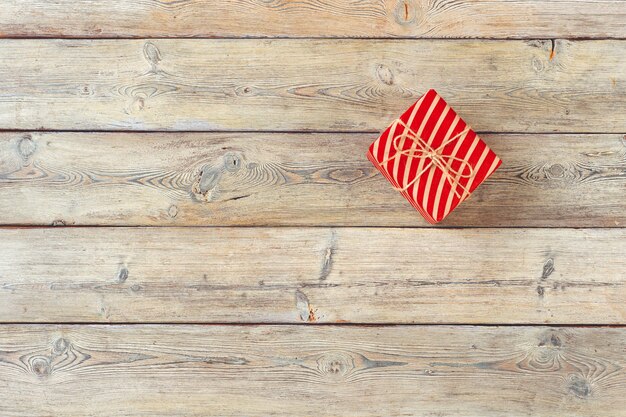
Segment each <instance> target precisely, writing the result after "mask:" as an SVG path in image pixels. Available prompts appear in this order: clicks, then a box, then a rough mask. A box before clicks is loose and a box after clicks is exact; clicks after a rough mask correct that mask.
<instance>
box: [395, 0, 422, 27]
mask: <svg viewBox="0 0 626 417" xmlns="http://www.w3.org/2000/svg"><path fill="white" fill-rule="evenodd" d="M393 14H394V17H395V19H396V22H398V23H399V24H401V25H410V24H411V23H413V22H415V21H416V20H417V14H418V9H417V6H416V4H415V1H413V0H400V1H398V4H396V8H395V10H394V12H393Z"/></svg>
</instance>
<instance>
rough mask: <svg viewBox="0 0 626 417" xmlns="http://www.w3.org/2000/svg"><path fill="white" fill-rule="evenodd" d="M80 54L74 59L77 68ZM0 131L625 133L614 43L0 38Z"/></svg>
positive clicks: (625, 69)
mask: <svg viewBox="0 0 626 417" xmlns="http://www.w3.org/2000/svg"><path fill="white" fill-rule="evenodd" d="M77 63H80V65H77ZM0 79H2V83H3V84H2V92H1V94H0V129H53V130H68V129H69V130H74V129H79V130H91V129H94V130H108V129H113V130H165V129H168V130H181V131H182V130H202V131H206V130H256V131H258V130H271V131H277V130H278V131H293V130H317V131H320V130H330V131H381V130H382V129H384V128H385V127H386V126H387V125H388V124H389V123H390V122H391V121H392V119H393V118H395V117H397V116H398V115H399V114H401V112H402V111H404V110H405V109H406V108H407V107H408V106H409V105H410V104H411V103H412V102H413V101H414V100H415V99H417V98H418V97H419V96H420V95H421V94H422V93H424V92H425V91H426V90H427V89H428V88H435V89H437V90H438V91H439V92H440V93H441V94H442V95H443V97H445V98H446V99H448V101H449V103H450V104H451V105H452V106H453V107H455V109H457V110H458V111H459V113H460V114H461V115H462V116H463V117H464V118H465V119H466V120H467V121H468V122H469V123H470V124H472V125H473V126H474V128H475V129H476V130H479V131H493V132H552V131H554V132H592V133H593V132H606V133H609V132H613V133H624V131H626V118H625V117H623V115H624V113H626V41H562V40H558V41H556V42H555V43H554V45H552V44H551V42H550V41H484V40H482V41H481V40H456V41H446V40H395V41H390V40H311V39H307V40H258V39H252V40H232V39H231V40H206V39H203V40H193V39H178V40H172V39H159V40H149V41H145V40H121V41H120V40H100V41H94V40H50V39H43V40H42V39H34V40H33V39H31V40H6V39H5V40H2V41H0Z"/></svg>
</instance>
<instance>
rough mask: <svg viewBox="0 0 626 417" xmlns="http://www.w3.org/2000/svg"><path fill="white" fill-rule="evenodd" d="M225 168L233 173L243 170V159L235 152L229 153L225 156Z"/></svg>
mask: <svg viewBox="0 0 626 417" xmlns="http://www.w3.org/2000/svg"><path fill="white" fill-rule="evenodd" d="M224 168H225V169H226V171H228V172H231V173H234V172H237V171H239V169H240V168H241V157H240V156H239V155H238V154H236V153H234V152H228V153H227V154H225V155H224Z"/></svg>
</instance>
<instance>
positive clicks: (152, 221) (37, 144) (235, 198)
mask: <svg viewBox="0 0 626 417" xmlns="http://www.w3.org/2000/svg"><path fill="white" fill-rule="evenodd" d="M375 138H376V135H375V134H269V133H268V134H263V133H250V134H245V133H243V134H242V133H236V134H223V133H221V134H216V133H184V134H183V133H180V134H179V133H67V132H66V133H39V132H29V133H21V132H4V133H0V213H2V217H1V218H0V222H1V223H3V224H5V225H23V224H38V225H121V226H123V225H126V226H132V225H157V226H167V225H181V226H202V225H204V226H206V225H217V226H227V225H319V226H325V225H342V226H431V225H430V224H429V223H428V222H426V221H425V220H424V219H423V218H422V217H421V216H420V215H419V214H418V213H417V212H416V211H415V210H414V209H413V208H412V207H411V206H410V204H409V203H408V202H406V201H405V200H404V198H402V196H401V195H399V194H398V193H397V192H396V191H394V190H393V189H392V188H391V186H390V185H389V184H388V182H387V181H386V180H385V179H384V178H383V177H382V175H380V174H379V173H378V171H376V170H375V168H374V167H373V166H372V164H371V163H370V162H369V161H368V160H367V158H366V157H365V152H366V149H367V147H368V146H369V144H370V143H371V142H372V141H373V140H374V139H375ZM484 139H485V141H486V142H487V143H488V144H489V146H491V147H492V148H493V149H494V150H495V152H496V153H497V154H498V155H499V156H500V157H501V158H502V159H503V160H504V165H503V167H501V168H500V170H499V171H497V172H496V173H495V174H494V176H492V177H491V178H490V179H489V180H488V181H487V182H486V183H485V184H483V185H482V186H481V187H479V188H478V189H477V190H476V192H475V193H474V195H473V196H472V198H470V199H469V200H468V201H466V202H464V203H463V204H462V205H461V206H460V207H459V208H458V209H457V210H456V211H455V212H453V213H452V214H451V215H450V216H449V217H448V218H447V219H446V220H445V221H444V222H442V223H441V225H443V226H455V225H458V226H550V227H553V226H566V227H605V226H610V227H616V226H617V227H622V226H624V225H626V140H625V139H624V138H623V137H622V135H583V134H579V135H554V134H548V135H546V134H542V135H512V134H504V135H498V134H496V135H484Z"/></svg>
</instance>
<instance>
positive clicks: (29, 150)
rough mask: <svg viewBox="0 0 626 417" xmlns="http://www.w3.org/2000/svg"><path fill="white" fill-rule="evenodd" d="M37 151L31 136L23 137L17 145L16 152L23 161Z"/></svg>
mask: <svg viewBox="0 0 626 417" xmlns="http://www.w3.org/2000/svg"><path fill="white" fill-rule="evenodd" d="M36 149H37V145H36V144H35V142H34V141H33V139H32V136H31V135H24V136H23V137H22V138H21V139H20V140H19V142H18V143H17V150H18V152H19V153H20V156H21V157H22V159H24V160H25V161H26V160H28V159H29V158H30V157H31V156H32V155H33V154H34V153H35V150H36Z"/></svg>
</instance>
